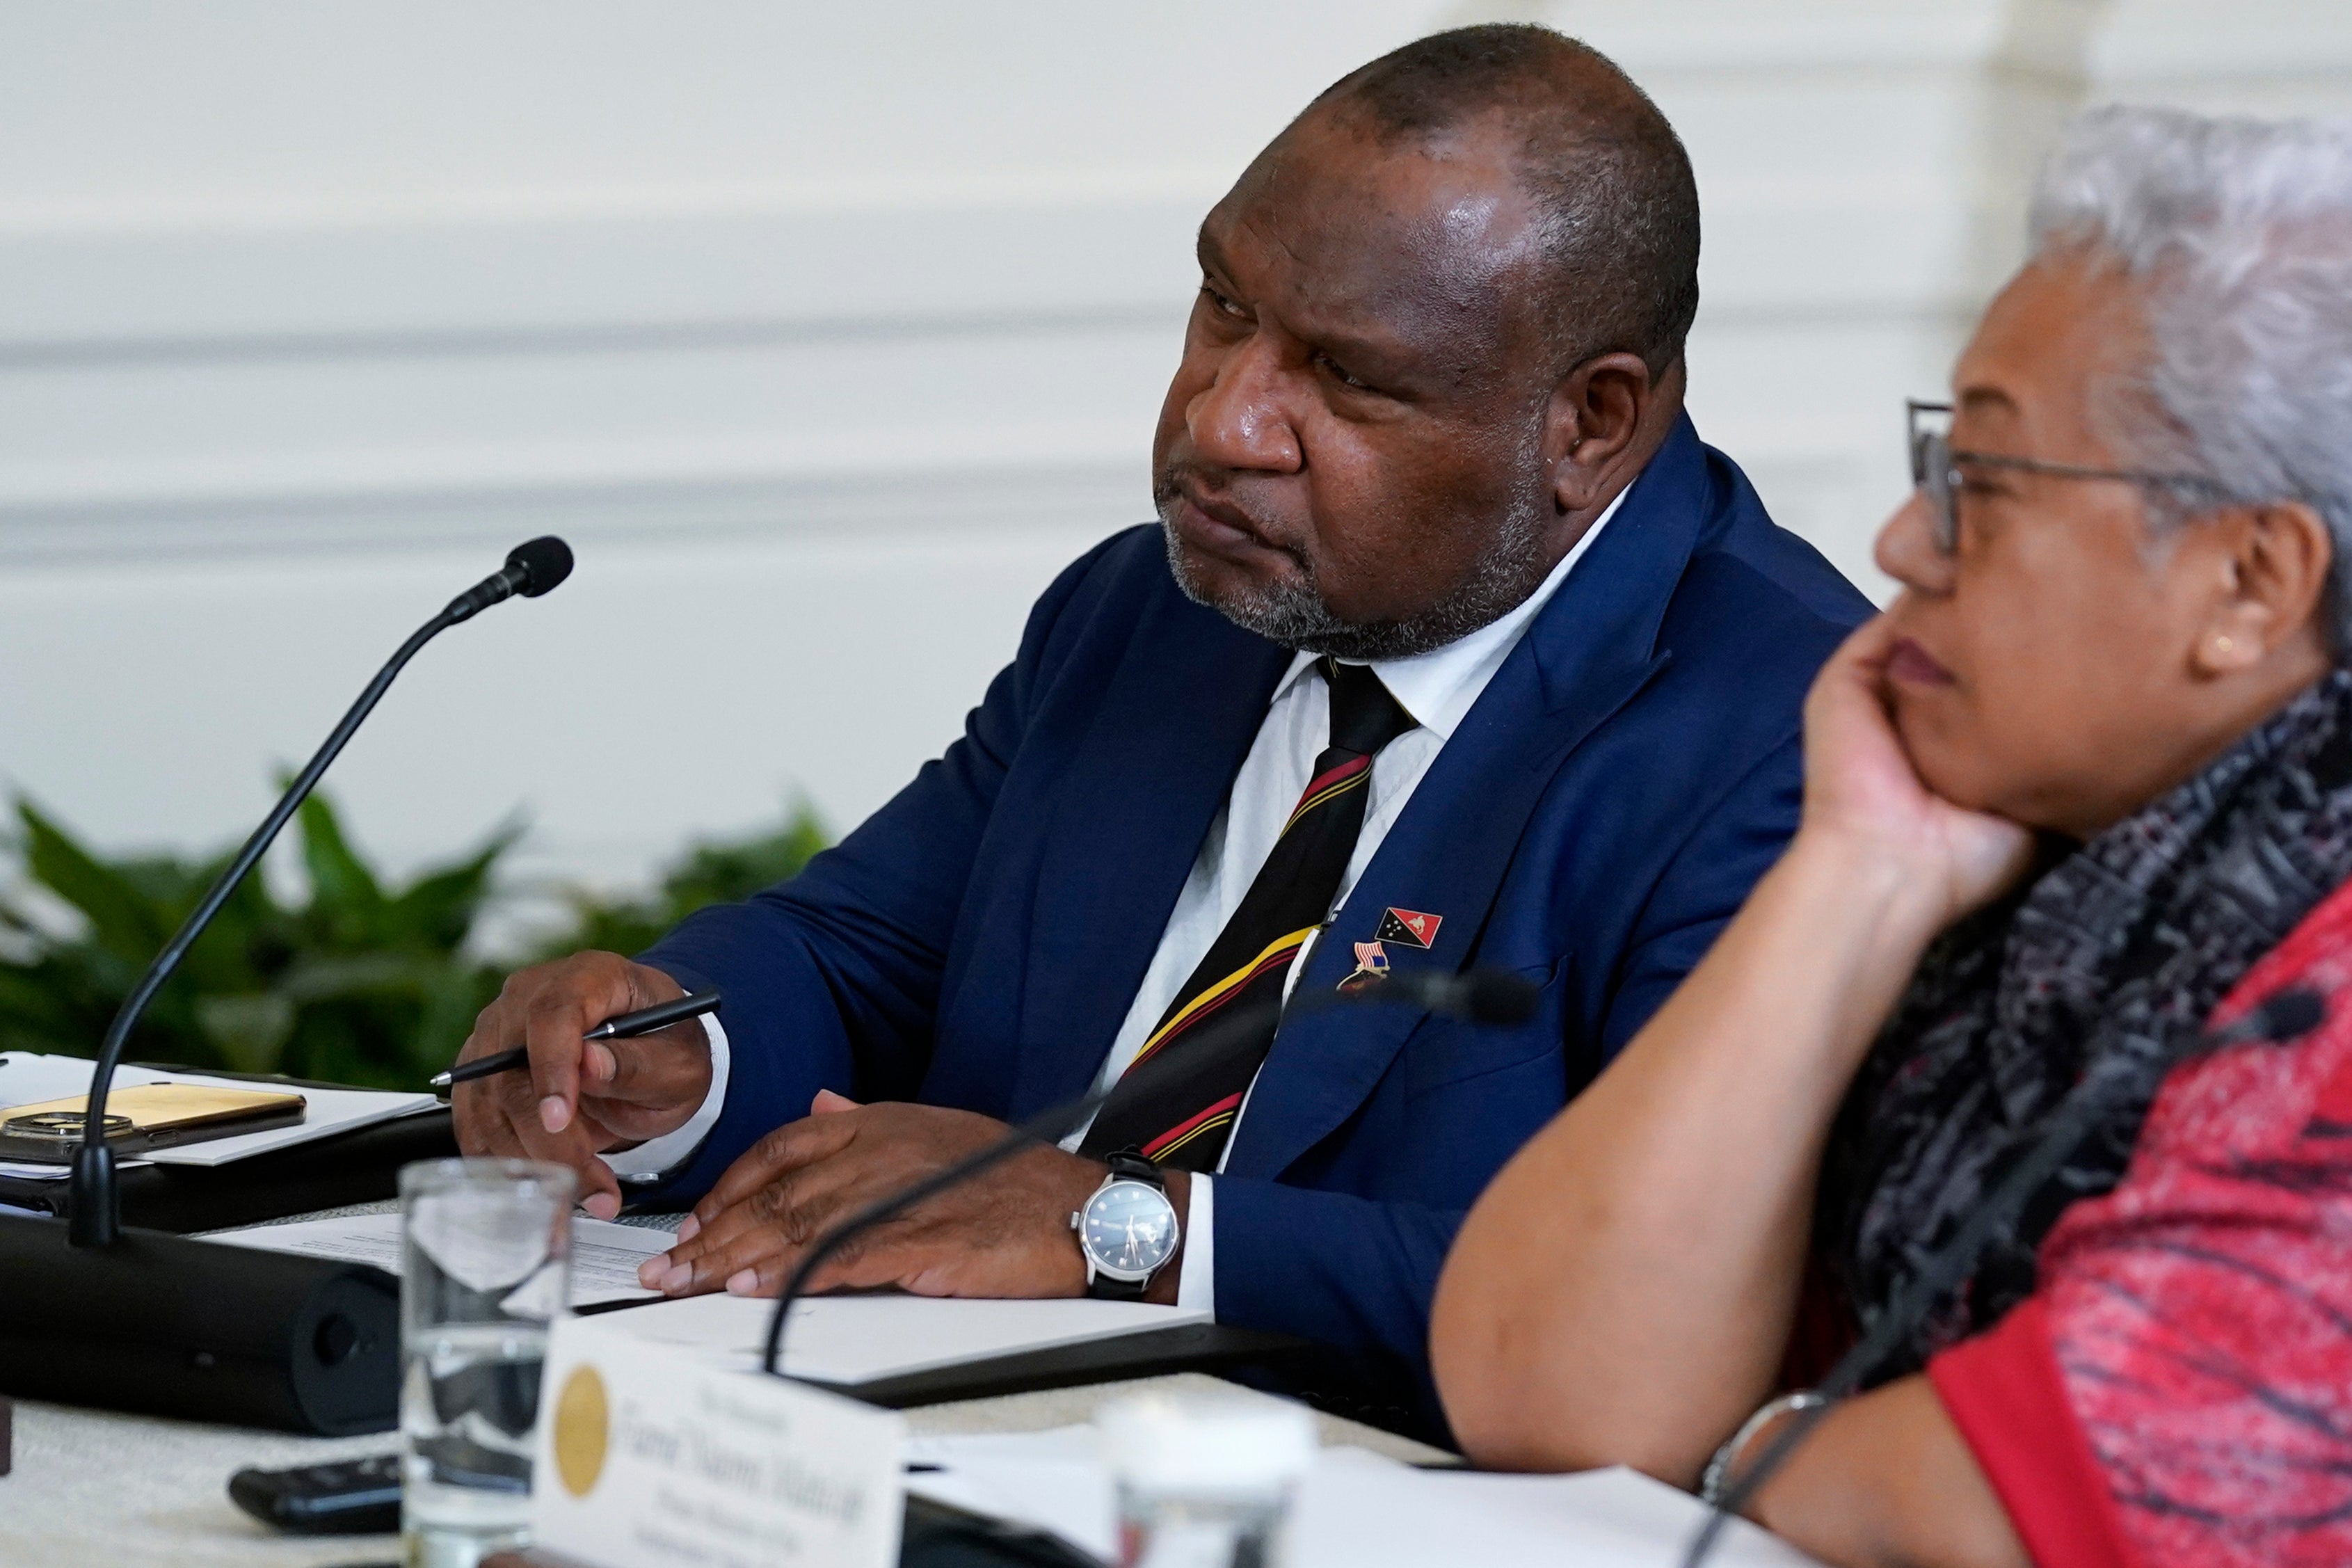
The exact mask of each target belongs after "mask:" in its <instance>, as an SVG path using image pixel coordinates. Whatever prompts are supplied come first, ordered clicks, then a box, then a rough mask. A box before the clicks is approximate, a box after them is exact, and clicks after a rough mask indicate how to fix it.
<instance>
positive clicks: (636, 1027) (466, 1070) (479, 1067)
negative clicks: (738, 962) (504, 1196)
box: [433, 991, 719, 1089]
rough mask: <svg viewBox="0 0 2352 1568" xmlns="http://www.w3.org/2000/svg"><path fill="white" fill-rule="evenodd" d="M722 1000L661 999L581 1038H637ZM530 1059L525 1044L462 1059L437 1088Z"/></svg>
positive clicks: (710, 1009) (714, 996) (708, 994)
mask: <svg viewBox="0 0 2352 1568" xmlns="http://www.w3.org/2000/svg"><path fill="white" fill-rule="evenodd" d="M718 1010H719V993H718V992H716V991H698V992H696V993H695V994H693V995H691V996H680V997H678V998H677V1000H676V1001H674V1002H657V1003H656V1004H655V1005H653V1006H650V1007H642V1008H639V1009H638V1010H637V1011H636V1012H634V1013H624V1014H622V1015H621V1016H619V1017H617V1018H607V1019H605V1020H604V1022H603V1023H601V1024H599V1025H597V1026H595V1027H594V1028H593V1029H591V1030H589V1031H588V1032H587V1033H586V1034H584V1035H583V1036H581V1038H582V1039H583V1040H630V1039H635V1037H637V1036H639V1035H650V1034H652V1033H653V1032H654V1031H655V1030H656V1029H667V1028H668V1027H669V1026H671V1025H672V1024H677V1023H683V1022H685V1021H686V1020H687V1019H688V1018H699V1017H701V1016H703V1015H704V1014H705V1013H715V1012H717V1011H718ZM529 1062H530V1050H529V1049H528V1048H527V1047H522V1046H517V1047H515V1048H514V1049H512V1050H510V1051H497V1052H494V1053H492V1054H491V1055H489V1056H487V1057H477V1058H474V1059H473V1060H472V1061H469V1062H460V1063H459V1064H458V1065H457V1066H456V1067H453V1068H450V1069H449V1070H448V1071H447V1072H444V1073H436V1074H434V1075H433V1087H434V1088H435V1089H447V1088H450V1087H451V1086H452V1085H455V1084H460V1083H471V1082H473V1081H474V1080H475V1079H478V1078H488V1077H489V1076H490V1075H492V1074H493V1073H502V1072H511V1071H512V1070H513V1069H515V1068H519V1067H522V1066H525V1065H526V1064H528V1063H529Z"/></svg>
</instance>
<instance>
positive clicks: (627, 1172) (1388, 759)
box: [604, 486, 1631, 1312]
mask: <svg viewBox="0 0 2352 1568" xmlns="http://www.w3.org/2000/svg"><path fill="white" fill-rule="evenodd" d="M1630 489H1631V487H1630V486H1629V487H1628V488H1627V489H1626V490H1621V491H1619V492H1618V495H1617V498H1616V500H1612V501H1611V502H1610V503H1609V505H1608V506H1607V507H1606V508H1605V509H1603V510H1602V511H1601V515H1600V516H1599V517H1598V518H1595V519H1594V520H1593V523H1592V526H1591V527H1590V528H1588V529H1586V530H1585V531H1584V534H1583V537H1581V538H1580V539H1579V540H1578V541H1577V542H1576V543H1575V544H1574V545H1573V546H1572V547H1571V548H1570V550H1569V552H1568V553H1567V554H1566V555H1565V556H1563V557H1561V558H1560V562H1559V565H1557V566H1555V567H1553V568H1552V570H1551V574H1550V575H1549V576H1548V577H1546V578H1545V579H1544V580H1543V583H1542V584H1541V585H1540V586H1538V588H1537V589H1536V591H1535V592H1534V593H1532V594H1530V595H1528V597H1527V598H1526V599H1525V600H1524V601H1522V602H1521V603H1520V605H1518V607H1517V608H1516V609H1514V610H1512V611H1511V612H1510V613H1509V614H1508V615H1506V616H1503V617H1502V618H1501V619H1499V620H1496V621H1494V622H1492V623H1490V624H1489V625H1487V626H1481V627H1480V628H1479V629H1478V630H1476V631H1475V632H1472V633H1471V634H1470V635H1469V636H1468V637H1463V638H1460V639H1459V640H1457V641H1454V642H1451V643H1448V644H1446V646H1445V647H1441V648H1436V649H1434V650H1433V651H1431V652H1429V653H1423V654H1416V655H1414V656H1413V657H1412V658H1394V659H1383V660H1376V661H1374V663H1373V664H1372V667H1371V668H1372V673H1373V674H1375V675H1377V676H1379V677H1380V678H1381V685H1383V686H1385V687H1387V688H1388V691H1389V695H1390V696H1391V697H1393V698H1395V699H1396V700H1397V702H1398V704H1399V705H1400V706H1402V708H1403V709H1404V710H1405V711H1406V712H1408V713H1410V714H1412V717H1413V718H1414V719H1415V720H1416V721H1418V723H1419V728H1417V729H1413V730H1408V731H1405V732H1404V733H1403V734H1402V735H1400V736H1398V737H1397V738H1396V739H1395V740H1393V741H1391V742H1389V743H1388V744H1387V745H1386V746H1384V747H1383V748H1381V752H1380V754H1379V755H1378V756H1376V757H1375V758H1373V759H1372V776H1371V779H1370V784H1369V785H1368V786H1367V789H1368V793H1367V796H1366V799H1365V802H1364V825H1363V827H1362V828H1361V830H1360V832H1359V833H1358V834H1357V836H1356V849H1355V853H1354V854H1353V855H1351V856H1350V857H1349V860H1348V868H1347V870H1346V872H1345V873H1343V874H1342V875H1341V877H1340V879H1339V890H1338V891H1337V892H1336V893H1334V894H1333V896H1332V900H1331V907H1332V909H1334V910H1337V909H1338V908H1339V906H1340V905H1342V904H1344V903H1346V902H1347V900H1348V895H1349V893H1350V892H1351V891H1353V890H1354V889H1355V886H1356V880H1357V879H1358V878H1359V877H1360V876H1362V875H1363V871H1364V868H1365V867H1366V866H1369V865H1370V864H1371V860H1372V857H1373V856H1374V855H1376V854H1378V853H1379V852H1380V847H1381V841H1382V840H1383V839H1385V838H1386V837H1388V833H1389V829H1390V828H1391V827H1392V826H1395V824H1396V819H1397V818H1398V816H1401V815H1402V813H1403V811H1404V807H1405V803H1406V802H1407V801H1409V800H1411V799H1412V792H1413V790H1414V788H1415V787H1416V786H1418V785H1419V784H1420V783H1421V780H1422V775H1423V774H1424V773H1428V772H1429V765H1430V764H1431V763H1433V762H1435V761H1436V760H1437V753H1438V752H1441V751H1443V750H1444V747H1445V742H1446V741H1447V740H1448V739H1450V738H1451V737H1452V736H1453V733H1454V729H1455V728H1456V727H1457V726H1458V725H1459V724H1460V723H1461V722H1462V721H1463V719H1464V718H1465V716H1466V715H1467V714H1468V713H1469V711H1470V709H1471V707H1472V705H1473V704H1475V702H1476V701H1477V700H1478V698H1479V695H1480V693H1482V692H1484V691H1485V690H1486V683H1487V682H1488V681H1489V680H1492V679H1494V678H1495V672H1496V670H1498V669H1500V668H1503V661H1504V660H1505V659H1506V658H1509V657H1510V654H1511V650H1512V649H1513V648H1515V647H1517V646H1518V643H1519V637H1521V635H1522V634H1524V633H1525V632H1526V630H1527V628H1528V622H1530V621H1532V620H1534V619H1535V617H1536V616H1537V615H1538V614H1539V613H1540V612H1541V611H1542V609H1543V607H1544V605H1547V604H1549V603H1550V601H1551V596H1552V595H1554V594H1556V593H1558V592H1559V585H1560V584H1561V583H1563V582H1565V581H1566V580H1567V578H1568V574H1569V573H1570V572H1571V571H1572V570H1574V569H1575V566H1576V563H1577V562H1578V561H1580V559H1582V558H1583V555H1584V552H1586V551H1587V550H1589V549H1591V546H1592V542H1593V541H1594V540H1595V539H1598V538H1599V537H1600V536H1601V529H1602V528H1603V527H1605V526H1606V525H1607V524H1608V521H1609V520H1610V519H1611V518H1612V517H1614V516H1615V515H1616V513H1617V509H1618V507H1619V506H1620V505H1621V504H1622V502H1623V500H1624V499H1625V496H1626V495H1627V494H1628V493H1629V492H1630ZM1316 663H1317V656H1316V655H1314V654H1308V653H1302V654H1299V655H1298V656H1297V658H1293V659H1292V660H1291V661H1290V668H1289V669H1288V670H1286V671H1285V672H1284V674H1283V678H1282V679H1281V681H1280V682H1279V683H1278V684H1277V685H1276V687H1275V689H1274V698H1273V700H1272V701H1271V702H1269V703H1268V704H1267V706H1266V711H1265V721H1263V722H1261V723H1260V724H1259V726H1258V731H1257V739H1256V740H1255V741H1254V742H1251V744H1250V751H1249V756H1248V757H1247V758H1246V759H1244V761H1243V763H1242V767H1241V772H1240V773H1236V774H1235V775H1234V785H1233V791H1232V793H1231V794H1230V795H1227V796H1226V797H1225V808H1224V810H1223V811H1222V812H1220V813H1218V814H1217V819H1216V820H1215V821H1214V822H1213V823H1211V824H1210V825H1209V833H1208V837H1206V838H1204V839H1203V840H1202V843H1201V853H1200V857H1199V858H1197V859H1196V860H1194V861H1193V862H1192V874H1191V875H1190V876H1189V877H1187V878H1186V879H1185V881H1184V889H1183V891H1182V892H1181V893H1179V894H1178V895H1177V896H1176V907H1175V909H1174V910H1171V911H1170V913H1169V916H1168V924H1167V927H1166V928H1165V929H1164V930H1163V931H1161V932H1160V946H1159V949H1158V950H1157V951H1156V952H1153V954H1152V955H1151V966H1150V968H1149V969H1147V970H1145V971H1144V972H1143V983H1142V984H1141V985H1140V986H1139V987H1138V988H1137V990H1136V993H1135V1000H1134V1002H1133V1003H1132V1004H1130V1005H1129V1007H1128V1011H1127V1020H1126V1022H1125V1023H1123V1024H1121V1025H1120V1026H1119V1030H1118V1035H1117V1036H1115V1037H1113V1038H1112V1040H1111V1047H1110V1052H1109V1054H1108V1056H1106V1057H1105V1058H1103V1065H1102V1069H1101V1071H1100V1072H1099V1073H1098V1074H1097V1076H1096V1079H1095V1081H1096V1083H1097V1086H1098V1087H1099V1086H1102V1085H1107V1084H1110V1083H1113V1082H1116V1081H1117V1080H1118V1076H1119V1075H1120V1074H1121V1073H1123V1072H1125V1071H1126V1070H1127V1068H1128V1065H1129V1063H1131V1062H1133V1061H1134V1060H1135V1056H1136V1053H1137V1052H1138V1051H1139V1050H1141V1049H1142V1048H1143V1042H1144V1041H1145V1040H1146V1039H1148V1038H1150V1035H1151V1031H1152V1029H1153V1028H1154V1027H1155V1026H1157V1025H1158V1024H1159V1022H1160V1015H1161V1014H1163V1013H1165V1012H1167V1010H1168V1005H1169V1003H1171V1002H1172V1001H1174V1000H1175V999H1176V994H1177V992H1179V991H1180V990H1181V989H1182V988H1183V984H1184V982H1185V981H1186V980H1188V979H1190V978H1191V977H1192V971H1193V970H1194V969H1196V968H1197V967H1199V965H1200V963H1201V960H1202V958H1204V957H1206V956H1207V955H1208V952H1209V948H1210V945H1211V944H1212V943H1213V942H1215V941H1216V940H1217V933H1218V932H1219V931H1223V930H1224V929H1225V922H1226V921H1229V920H1231V919H1232V918H1233V914H1234V910H1235V909H1237V908H1238V907H1240V904H1241V901H1242V896H1243V895H1244V894H1245V893H1247V892H1248V891H1249V886H1250V883H1251V882H1253V881H1254V880H1255V879H1256V878H1257V873H1258V869H1259V868H1261V867H1263V866H1264V865H1265V860H1266V857H1267V856H1268V855H1271V854H1272V853H1273V852H1274V845H1275V840H1276V839H1277V838H1279V837H1282V829H1283V825H1284V824H1285V823H1286V822H1288V821H1289V819H1290V814H1291V811H1292V810H1293V808H1295V807H1296V806H1297V804H1298V797H1299V796H1300V795H1302V794H1304V793H1305V792H1306V789H1307V781H1308V780H1309V779H1310V778H1312V777H1313V776H1314V768H1315V758H1316V755H1317V754H1318V752H1321V751H1322V750H1323V748H1324V747H1325V745H1327V744H1328V742H1329V740H1330V735H1331V704H1330V699H1329V696H1328V691H1329V688H1328V684H1327V683H1326V682H1325V680H1324V679H1323V676H1322V672H1321V671H1320V670H1319V669H1318V668H1316ZM1317 934H1318V935H1319V934H1320V933H1319V932H1318V933H1317ZM1315 941H1316V938H1315V937H1309V938H1307V945H1306V946H1304V947H1302V948H1301V949H1300V950H1299V952H1298V956H1297V958H1296V959H1295V960H1293V961H1292V963H1291V965H1290V973H1289V979H1288V981H1287V982H1286V984H1296V983H1297V978H1298V976H1299V975H1300V974H1302V973H1305V972H1306V969H1307V961H1308V959H1309V958H1310V957H1312V956H1313V954H1314V951H1315ZM703 1025H704V1026H705V1027H706V1028H707V1029H708V1030H709V1035H710V1057H711V1083H710V1093H709V1097H708V1098H707V1099H706V1100H704V1101H703V1103H702V1107H701V1109H700V1110H697V1111H696V1112H695V1114H694V1117H693V1118H692V1120H690V1121H688V1122H687V1124H686V1125H685V1126H683V1127H681V1128H679V1129H678V1130H677V1131H675V1132H671V1133H667V1134H666V1135H664V1136H662V1137H660V1138H656V1139H653V1140H652V1141H650V1142H646V1143H641V1144H639V1145H638V1146H637V1147H636V1148H635V1149H631V1150H628V1151H626V1152H622V1153H615V1154H608V1155H606V1156H605V1157H604V1158H605V1163H607V1164H609V1165H611V1166H612V1168H613V1170H614V1173H617V1174H619V1175H622V1176H623V1177H625V1178H626V1177H635V1178H636V1179H637V1180H640V1181H642V1180H645V1179H646V1178H647V1177H648V1176H658V1175H660V1174H661V1173H665V1172H667V1171H669V1170H671V1169H673V1168H675V1167H676V1166H677V1165H679V1164H682V1163H685V1161H686V1160H687V1159H688V1158H689V1157H690V1156H691V1155H692V1154H693V1152H694V1151H695V1150H696V1149H697V1148H698V1147H700V1145H701V1142H702V1140H703V1139H704V1138H705V1137H706V1136H708V1135H709V1131H710V1128H711V1125H712V1124H713V1123H715V1122H716V1121H718V1120H719V1108H720V1107H721V1106H722V1105H723V1104H724V1102H725V1100H726V1089H727V1035H726V1031H725V1030H723V1029H722V1028H720V1027H719V1020H718V1018H717V1017H716V1016H712V1015H705V1016H704V1018H703ZM1248 1114H1249V1100H1248V1099H1247V1097H1246V1096H1244V1099H1243V1100H1242V1109H1241V1112H1240V1114H1239V1115H1237V1116H1235V1117H1234V1125H1233V1126H1232V1127H1231V1128H1230V1129H1228V1130H1227V1132H1226V1136H1225V1148H1226V1150H1227V1151H1228V1152H1230V1151H1231V1150H1232V1148H1233V1140H1234V1137H1235V1136H1237V1135H1238V1134H1239V1132H1240V1131H1241V1122H1242V1118H1243V1117H1245V1116H1247V1115H1248ZM1085 1136H1086V1130H1085V1129H1083V1128H1081V1129H1080V1130H1079V1131H1076V1132H1074V1133H1072V1134H1070V1136H1069V1137H1068V1138H1066V1139H1065V1140H1063V1142H1062V1147H1063V1148H1065V1149H1076V1147H1077V1146H1078V1144H1079V1142H1081V1141H1082V1140H1083V1139H1084V1138H1085ZM1219 1164H1220V1166H1221V1167H1222V1165H1223V1160H1222V1159H1221V1160H1220V1161H1219ZM1214 1186H1215V1184H1214V1183H1213V1181H1212V1180H1211V1179H1210V1177H1208V1176H1207V1175H1195V1176H1194V1177H1193V1178H1192V1197H1191V1201H1190V1203H1189V1204H1188V1205H1187V1209H1186V1213H1185V1216H1184V1259H1183V1263H1182V1265H1181V1269H1180V1273H1179V1276H1178V1279H1177V1289H1176V1300H1177V1304H1178V1305H1179V1306H1183V1307H1198V1308H1201V1309H1202V1310H1207V1311H1210V1312H1214V1311H1215V1310H1216V1304H1217V1273H1216V1198H1215V1194H1214V1191H1213V1188H1214Z"/></svg>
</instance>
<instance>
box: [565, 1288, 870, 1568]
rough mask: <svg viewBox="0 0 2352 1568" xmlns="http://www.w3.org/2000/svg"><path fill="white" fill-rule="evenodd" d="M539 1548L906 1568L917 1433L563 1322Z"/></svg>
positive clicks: (629, 1560) (811, 1393)
mask: <svg viewBox="0 0 2352 1568" xmlns="http://www.w3.org/2000/svg"><path fill="white" fill-rule="evenodd" d="M541 1387H542V1393H541V1401H542V1403H541V1408H540V1420H539V1460H538V1465H537V1468H535V1470H534V1471H533V1475H532V1485H531V1521H532V1534H533V1542H534V1544H536V1545H540V1546H544V1547H547V1548H548V1549H550V1550H551V1551H552V1552H559V1553H561V1554H562V1555H564V1556H566V1557H571V1558H576V1559H577V1560H579V1561H580V1562H582V1563H590V1564H594V1565H596V1568H893V1565H894V1564H896V1563H897V1562H898V1523H899V1510H900V1508H901V1503H902V1496H901V1494H902V1483H901V1481H900V1472H899V1468H898V1467H899V1462H900V1453H901V1449H902V1446H903V1444H904V1442H905V1438H906V1423H905V1422H904V1421H903V1420H901V1419H900V1418H899V1417H898V1415H894V1414H892V1413H891V1412H889V1411H887V1410H877V1409H875V1408H873V1407H872V1406H870V1405H860V1404H858V1403H857V1402H856V1401H855V1400H851V1399H844V1398H842V1397H841V1396H840V1395H838V1394H826V1393H824V1392H823V1391H822V1390H819V1389H814V1388H811V1387H809V1386H807V1385H806V1384H799V1383H790V1382H787V1381H785V1380H784V1379H782V1378H776V1377H767V1376H763V1375H761V1373H756V1372H747V1371H744V1370H742V1369H741V1367H740V1363H733V1364H730V1363H724V1362H720V1361H718V1360H716V1359H714V1358H713V1357H711V1356H710V1355H709V1353H708V1352H698V1351H692V1350H687V1349H682V1348H680V1347H677V1346H671V1345H662V1344H653V1343H648V1342H646V1341H644V1340H641V1339H635V1338H630V1337H627V1336H625V1335H623V1334H620V1333H617V1332H615V1331H614V1330H613V1329H612V1328H611V1327H610V1326H609V1325H607V1324H606V1323H604V1321H603V1320H601V1319H598V1318H572V1319H568V1320H565V1321H562V1322H561V1323H559V1324H558V1325H557V1326H556V1329H555V1332H554V1334H553V1335H552V1337H551V1340H550V1342H549V1345H548V1357H547V1374H546V1381H545V1383H544V1384H542V1385H541Z"/></svg>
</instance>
